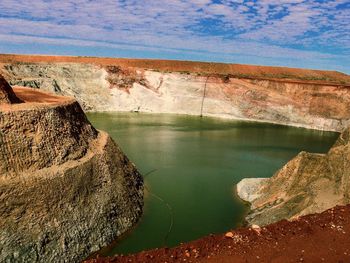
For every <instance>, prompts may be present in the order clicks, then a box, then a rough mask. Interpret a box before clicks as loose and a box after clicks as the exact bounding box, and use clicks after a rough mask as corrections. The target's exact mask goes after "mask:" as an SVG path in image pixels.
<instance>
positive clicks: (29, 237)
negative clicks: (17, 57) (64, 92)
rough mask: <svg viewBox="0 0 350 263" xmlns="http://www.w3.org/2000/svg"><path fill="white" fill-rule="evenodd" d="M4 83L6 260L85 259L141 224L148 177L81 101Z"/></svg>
mask: <svg viewBox="0 0 350 263" xmlns="http://www.w3.org/2000/svg"><path fill="white" fill-rule="evenodd" d="M0 80H1V81H0V83H1V84H2V83H5V84H4V85H5V86H4V85H1V86H0V91H1V93H0V94H5V95H4V96H2V97H4V98H11V97H12V99H10V100H9V99H2V100H1V101H0V261H1V262H63V261H64V262H77V261H79V260H82V259H83V258H84V257H86V256H88V255H89V254H91V253H92V252H95V251H97V250H99V249H100V248H101V247H103V246H106V245H108V244H109V243H110V242H111V241H112V240H114V239H115V238H116V237H117V236H119V235H121V234H122V233H124V232H125V231H127V230H128V229H129V228H130V227H131V226H132V225H133V224H134V223H135V222H136V221H137V220H138V218H139V217H140V215H141V213H142V206H143V181H142V177H141V176H140V174H139V173H138V172H137V170H136V168H135V167H134V165H133V164H132V163H131V162H130V161H129V160H128V159H127V157H126V156H125V155H124V154H123V153H122V151H121V150H120V149H119V148H118V146H117V145H116V144H115V143H114V141H113V140H112V139H111V138H110V137H109V136H108V134H106V133H105V132H102V131H97V130H96V129H95V128H94V127H93V126H92V125H91V124H90V123H89V121H88V120H87V118H86V116H85V114H84V112H83V111H82V109H81V108H80V106H79V104H78V103H77V102H76V101H75V100H74V99H73V98H67V97H61V96H54V95H50V94H47V93H43V92H41V91H35V90H33V89H29V88H15V89H14V92H13V91H12V89H11V88H10V87H9V86H8V85H7V84H6V82H5V81H4V80H3V79H2V77H0ZM13 101H16V102H19V101H21V102H22V103H13Z"/></svg>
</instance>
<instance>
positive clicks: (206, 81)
mask: <svg viewBox="0 0 350 263" xmlns="http://www.w3.org/2000/svg"><path fill="white" fill-rule="evenodd" d="M208 80H209V76H208V77H207V79H206V80H205V84H204V90H203V98H202V104H201V115H200V117H203V106H204V99H205V95H206V92H207V83H208Z"/></svg>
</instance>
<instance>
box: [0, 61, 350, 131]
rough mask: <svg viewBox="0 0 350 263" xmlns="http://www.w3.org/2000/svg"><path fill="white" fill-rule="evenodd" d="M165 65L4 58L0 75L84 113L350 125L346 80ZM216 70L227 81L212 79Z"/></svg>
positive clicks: (326, 74)
mask: <svg viewBox="0 0 350 263" xmlns="http://www.w3.org/2000/svg"><path fill="white" fill-rule="evenodd" d="M65 61H66V62H65ZM87 61H88V63H87ZM38 62H40V63H38ZM68 62H69V63H68ZM72 62H74V63H72ZM123 63H124V64H123ZM149 63H151V64H149ZM162 63H165V62H164V61H163V62H162V61H153V62H150V61H147V60H145V61H142V60H138V61H134V62H132V63H131V64H130V65H132V66H133V67H129V66H127V65H126V64H125V61H124V62H123V61H120V60H116V61H114V60H113V59H107V60H103V59H102V61H101V60H99V59H96V58H95V59H92V58H91V59H87V58H85V59H84V58H72V57H69V58H65V57H46V58H45V57H35V56H33V57H12V56H11V59H9V58H7V59H6V56H1V55H0V73H1V72H3V73H4V74H6V76H8V80H9V82H10V84H12V85H19V86H30V87H33V88H37V89H42V90H46V91H52V92H55V93H57V94H60V95H68V96H73V97H75V99H76V100H77V101H78V102H79V103H80V105H82V107H83V109H84V110H85V111H90V110H91V111H140V112H150V113H152V112H153V113H176V114H190V115H202V116H213V117H222V118H229V119H240V120H252V121H260V122H269V123H278V124H284V125H290V126H298V127H307V128H312V129H319V130H329V131H342V130H343V129H344V128H345V127H347V126H349V125H350V76H348V75H346V74H341V73H339V72H331V71H316V70H304V69H287V68H269V67H256V66H242V65H235V66H234V65H231V66H232V67H233V68H235V70H229V71H227V67H229V68H230V67H231V66H230V65H220V64H214V63H213V64H212V65H205V64H198V65H197V64H196V63H194V64H193V65H192V66H191V67H188V62H170V61H168V62H166V63H165V64H163V65H164V66H165V67H166V68H167V69H168V70H164V69H165V68H163V67H160V68H159V67H158V69H157V67H156V66H157V65H162ZM190 64H191V63H190ZM152 67H153V69H152ZM221 67H223V68H221ZM171 68H174V70H171ZM210 68H213V69H215V68H217V72H218V73H220V74H221V75H220V74H207V73H206V72H207V71H208V70H209V69H210ZM224 68H226V70H224ZM244 68H246V69H248V68H249V70H248V71H244V72H245V73H244V72H243V71H241V70H242V69H244ZM222 70H223V71H222ZM237 70H238V72H237ZM209 72H210V70H209ZM222 72H226V73H225V74H224V73H222ZM239 72H241V74H240V73H239ZM254 72H255V73H254ZM293 72H294V73H298V74H296V75H294V73H293ZM242 73H244V74H242ZM298 75H300V76H298ZM331 76H333V77H331Z"/></svg>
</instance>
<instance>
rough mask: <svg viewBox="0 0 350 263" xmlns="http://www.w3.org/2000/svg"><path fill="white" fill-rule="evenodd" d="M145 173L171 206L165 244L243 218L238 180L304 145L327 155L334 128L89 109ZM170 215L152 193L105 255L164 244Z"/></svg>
mask: <svg viewBox="0 0 350 263" xmlns="http://www.w3.org/2000/svg"><path fill="white" fill-rule="evenodd" d="M88 117H89V119H90V120H91V121H92V123H93V124H94V125H95V126H96V127H97V128H99V129H102V130H106V131H107V132H109V133H110V134H111V136H112V137H113V138H114V139H115V140H116V141H117V142H118V144H119V145H120V146H121V148H122V149H123V151H124V152H125V153H126V154H127V155H128V157H129V158H130V159H131V160H132V161H133V162H134V163H135V164H136V165H137V167H138V168H139V170H140V171H141V172H142V173H143V174H145V173H147V172H148V171H151V170H153V169H156V171H155V172H153V173H152V174H150V175H149V176H147V177H146V179H145V181H146V184H147V185H148V187H149V188H150V190H151V191H152V192H153V193H155V194H157V195H158V196H161V197H162V198H163V199H164V200H166V201H167V202H168V203H169V204H170V205H171V207H172V209H173V211H174V226H173V229H172V232H171V234H170V235H169V238H168V240H167V245H168V246H174V245H177V244H179V243H180V242H184V241H188V240H193V239H196V238H199V237H201V236H203V235H207V234H209V233H218V232H224V231H225V230H227V229H229V228H232V227H235V226H237V225H239V224H240V223H241V222H242V219H243V214H244V212H245V210H246V207H245V206H244V205H243V204H242V203H241V202H240V201H239V200H237V199H235V198H234V197H233V194H232V192H233V190H232V189H233V185H234V184H235V183H237V182H238V181H239V180H241V179H242V178H245V177H270V176H271V175H273V173H274V172H275V171H276V170H278V169H279V168H280V167H281V166H282V165H283V164H284V163H286V162H287V161H288V160H290V159H291V158H292V157H294V156H295V155H296V154H297V153H298V152H300V151H301V150H306V151H311V152H318V153H322V152H325V151H327V150H328V149H329V148H330V146H331V145H332V144H333V142H334V141H335V139H336V138H337V136H338V135H337V134H336V133H331V132H321V131H314V130H306V129H302V128H291V127H285V126H278V125H270V124H261V123H253V122H239V121H228V120H218V119H212V118H199V117H190V116H180V115H166V114H155V115H152V114H139V113H137V114H136V113H90V114H88ZM169 222H170V215H169V211H168V209H167V207H166V206H165V205H164V203H162V202H160V201H159V200H158V199H156V198H154V197H152V196H149V197H148V198H147V199H146V204H145V213H144V216H143V218H142V220H141V222H140V224H139V225H138V227H137V228H136V229H135V231H133V232H132V233H131V235H129V236H128V237H127V238H126V239H125V240H123V241H122V242H120V243H119V244H118V245H117V246H115V247H114V248H112V249H110V250H109V251H108V252H107V254H108V255H113V254H115V253H129V252H136V251H140V250H145V249H149V248H154V247H159V246H162V245H163V240H164V236H165V235H166V233H167V231H168V227H169Z"/></svg>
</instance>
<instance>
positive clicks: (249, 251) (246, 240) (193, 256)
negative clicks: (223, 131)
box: [88, 205, 350, 263]
mask: <svg viewBox="0 0 350 263" xmlns="http://www.w3.org/2000/svg"><path fill="white" fill-rule="evenodd" d="M231 233H232V235H231ZM225 235H227V236H228V237H226V236H225ZM231 236H232V237H231ZM88 262H89V263H100V262H118V263H124V262H150V263H151V262H152V263H157V262H168V263H170V262H207V263H214V262H215V263H218V262H219V263H229V262H235V263H236V262H237V263H240V262H242V263H243V262H244V263H246V262H275V263H277V262H281V263H287V262H327V263H329V262H344V263H346V262H350V205H348V206H346V207H335V208H333V209H330V210H328V211H326V212H324V213H322V214H315V215H308V216H305V217H301V218H300V219H299V220H296V221H293V222H288V221H281V222H278V223H276V224H272V225H269V226H267V227H265V228H262V229H255V230H254V229H252V228H245V229H239V230H236V231H232V232H229V233H227V234H222V235H212V236H208V237H204V238H202V239H199V240H196V241H193V242H189V243H186V244H183V245H180V246H178V247H175V248H171V249H165V248H162V249H156V250H152V251H147V252H141V253H139V254H135V255H130V256H116V257H114V258H98V259H94V260H90V261H88Z"/></svg>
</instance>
